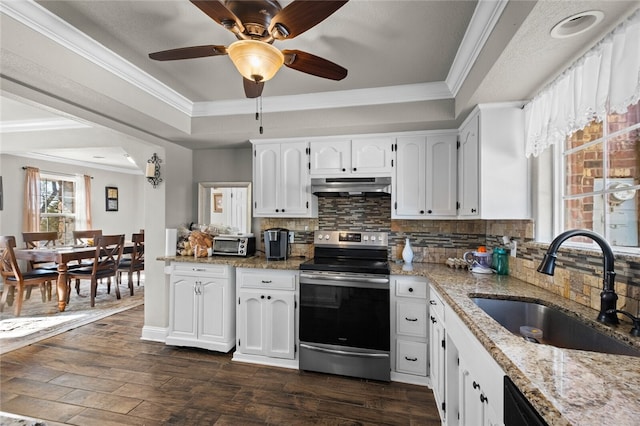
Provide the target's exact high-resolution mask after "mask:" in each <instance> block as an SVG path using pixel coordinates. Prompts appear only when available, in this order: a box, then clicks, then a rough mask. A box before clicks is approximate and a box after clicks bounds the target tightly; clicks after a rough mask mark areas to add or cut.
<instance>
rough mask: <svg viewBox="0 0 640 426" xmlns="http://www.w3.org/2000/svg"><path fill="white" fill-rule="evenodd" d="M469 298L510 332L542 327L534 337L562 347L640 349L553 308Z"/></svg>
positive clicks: (612, 350)
mask: <svg viewBox="0 0 640 426" xmlns="http://www.w3.org/2000/svg"><path fill="white" fill-rule="evenodd" d="M471 300H473V302H474V303H475V304H476V305H478V307H480V308H481V309H482V310H483V311H485V312H486V313H487V314H488V315H489V316H490V317H491V318H493V319H494V320H496V321H498V323H500V325H502V326H503V327H504V328H506V329H507V330H509V331H510V332H511V333H513V334H516V335H521V333H520V327H521V326H532V327H535V328H538V329H539V330H542V337H541V338H539V339H537V341H538V342H539V343H543V344H547V345H551V346H556V347H559V348H566V349H581V350H584V351H593V352H602V353H608V354H616V355H630V356H637V357H640V350H638V349H636V348H633V347H631V346H629V345H626V344H624V343H623V342H620V341H618V340H616V339H615V338H613V337H610V336H607V335H606V334H604V333H601V332H600V331H598V330H596V329H594V328H592V327H590V326H589V325H588V324H586V323H585V322H582V321H581V320H579V319H578V318H575V317H573V316H571V315H567V314H566V313H564V312H562V311H561V310H559V309H557V308H554V307H550V306H545V305H542V304H540V303H537V302H528V301H520V300H509V299H490V298H485V297H472V298H471ZM523 337H524V336H523Z"/></svg>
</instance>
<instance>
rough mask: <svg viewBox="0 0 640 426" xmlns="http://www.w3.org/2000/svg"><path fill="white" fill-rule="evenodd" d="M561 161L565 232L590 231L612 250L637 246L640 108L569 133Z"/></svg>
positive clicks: (635, 106)
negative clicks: (600, 237)
mask: <svg viewBox="0 0 640 426" xmlns="http://www.w3.org/2000/svg"><path fill="white" fill-rule="evenodd" d="M562 159H563V161H562V166H561V169H562V171H561V173H562V178H561V180H560V181H561V182H563V183H562V188H561V189H562V196H561V198H562V203H561V206H560V209H561V212H560V215H561V218H562V220H561V221H560V222H561V224H562V226H563V230H568V229H575V228H580V229H589V230H592V231H594V232H597V233H599V234H601V235H603V236H604V237H605V238H606V239H607V241H608V242H609V243H610V244H611V245H613V246H617V247H632V248H637V247H638V246H639V244H638V240H639V238H638V237H639V233H638V232H639V226H638V217H639V216H638V205H639V203H638V199H639V198H640V197H639V196H638V195H639V192H640V191H638V190H639V189H640V104H635V105H632V106H630V107H629V108H628V110H627V112H626V113H625V114H609V115H607V116H606V117H605V119H604V120H603V121H601V122H591V123H590V124H589V125H588V126H587V127H585V128H584V129H582V130H579V131H577V132H575V133H573V134H572V135H570V136H569V137H568V138H567V139H566V141H565V144H564V147H563V153H562ZM556 199H558V197H556ZM574 241H579V240H578V239H576V240H574ZM583 241H584V242H585V243H591V241H590V240H589V239H584V240H583Z"/></svg>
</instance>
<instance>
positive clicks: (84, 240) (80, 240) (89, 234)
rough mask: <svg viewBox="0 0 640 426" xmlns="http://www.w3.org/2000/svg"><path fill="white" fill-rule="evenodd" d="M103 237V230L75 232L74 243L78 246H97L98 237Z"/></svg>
mask: <svg viewBox="0 0 640 426" xmlns="http://www.w3.org/2000/svg"><path fill="white" fill-rule="evenodd" d="M101 235H102V229H85V230H79V231H73V241H74V244H77V245H86V246H92V245H95V240H96V238H97V237H99V236H101Z"/></svg>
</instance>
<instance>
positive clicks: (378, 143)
mask: <svg viewBox="0 0 640 426" xmlns="http://www.w3.org/2000/svg"><path fill="white" fill-rule="evenodd" d="M392 144H393V138H392V137H390V136H380V137H366V138H353V139H348V138H340V139H338V138H336V139H326V140H317V141H311V143H310V151H311V166H310V168H311V170H310V173H311V175H312V176H315V177H332V176H391V174H392V171H393V151H392Z"/></svg>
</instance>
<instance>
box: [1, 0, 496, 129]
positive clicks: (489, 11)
mask: <svg viewBox="0 0 640 426" xmlns="http://www.w3.org/2000/svg"><path fill="white" fill-rule="evenodd" d="M506 4H507V1H504V0H500V1H492V0H479V1H478V5H477V6H476V9H475V11H474V13H473V16H472V18H471V22H470V25H469V27H468V28H467V31H466V33H465V36H464V38H463V41H462V43H461V46H460V48H459V49H458V52H457V54H456V57H455V59H454V62H453V65H452V67H451V69H450V70H449V74H448V76H447V79H446V81H443V82H433V83H419V84H409V85H400V86H388V87H378V88H369V89H356V90H344V91H331V92H322V93H313V94H302V95H293V96H273V97H265V98H263V102H264V109H263V110H264V111H266V112H284V111H299V110H315V109H325V108H346V107H357V106H365V105H382V104H393V103H406V102H420V101H429V100H439V99H452V98H453V97H454V96H455V95H456V94H457V92H458V90H459V89H460V87H461V86H462V83H463V82H464V79H465V78H466V76H467V75H468V73H469V71H470V70H471V67H472V65H473V63H474V62H475V60H476V58H477V57H478V55H479V53H480V50H481V49H482V47H483V46H484V43H485V42H486V40H487V38H488V37H489V34H490V33H491V31H492V29H493V27H494V26H495V24H496V22H497V20H498V18H499V16H500V14H501V13H502V10H503V9H504V7H505V6H506ZM0 12H2V13H5V14H6V15H8V16H10V17H12V18H14V19H16V20H17V21H18V22H20V23H22V24H24V25H26V26H28V27H29V28H31V29H32V30H34V31H36V32H38V33H40V34H42V35H44V36H46V37H48V38H50V39H51V40H53V41H54V42H56V43H58V44H60V45H61V46H63V47H65V48H67V49H69V50H71V51H72V52H75V53H77V54H78V55H80V56H82V57H83V58H85V59H87V60H89V61H91V62H93V63H94V64H96V65H98V66H99V67H101V68H103V69H105V70H107V71H108V72H110V73H112V74H113V75H115V76H118V77H119V78H121V79H123V80H124V81H126V82H128V83H129V84H131V85H133V86H135V87H137V88H139V89H141V90H143V91H145V92H146V93H148V94H150V95H151V96H153V97H155V98H156V99H158V100H160V101H161V102H164V103H166V104H168V105H170V106H171V107H173V108H175V109H176V110H178V111H180V112H182V113H184V114H186V115H188V116H189V117H206V116H225V115H235V114H245V113H246V111H247V109H251V108H253V107H254V105H255V101H254V100H253V99H238V100H228V101H211V102H197V103H194V102H192V101H191V100H189V99H187V98H186V97H184V96H183V95H181V94H179V93H178V92H176V91H175V90H173V89H171V88H170V87H169V86H167V85H165V84H164V83H162V82H161V81H159V80H157V79H156V78H154V77H152V76H151V75H149V74H147V73H146V72H144V71H143V70H142V69H140V68H138V67H137V66H135V65H133V64H132V63H131V62H129V61H127V60H125V59H124V58H122V57H121V56H119V55H117V54H116V53H114V52H113V51H111V50H110V49H108V48H107V47H105V46H104V45H102V44H100V43H98V42H97V41H95V40H94V39H92V38H90V37H89V36H87V35H86V34H84V33H83V32H81V31H80V30H78V29H77V28H75V27H73V26H71V25H70V24H69V23H67V22H66V21H64V20H62V19H60V18H59V17H58V16H56V15H54V14H53V13H51V12H49V11H48V10H46V9H44V8H43V7H42V6H40V5H39V4H37V3H36V2H35V1H33V0H22V1H5V2H0Z"/></svg>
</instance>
